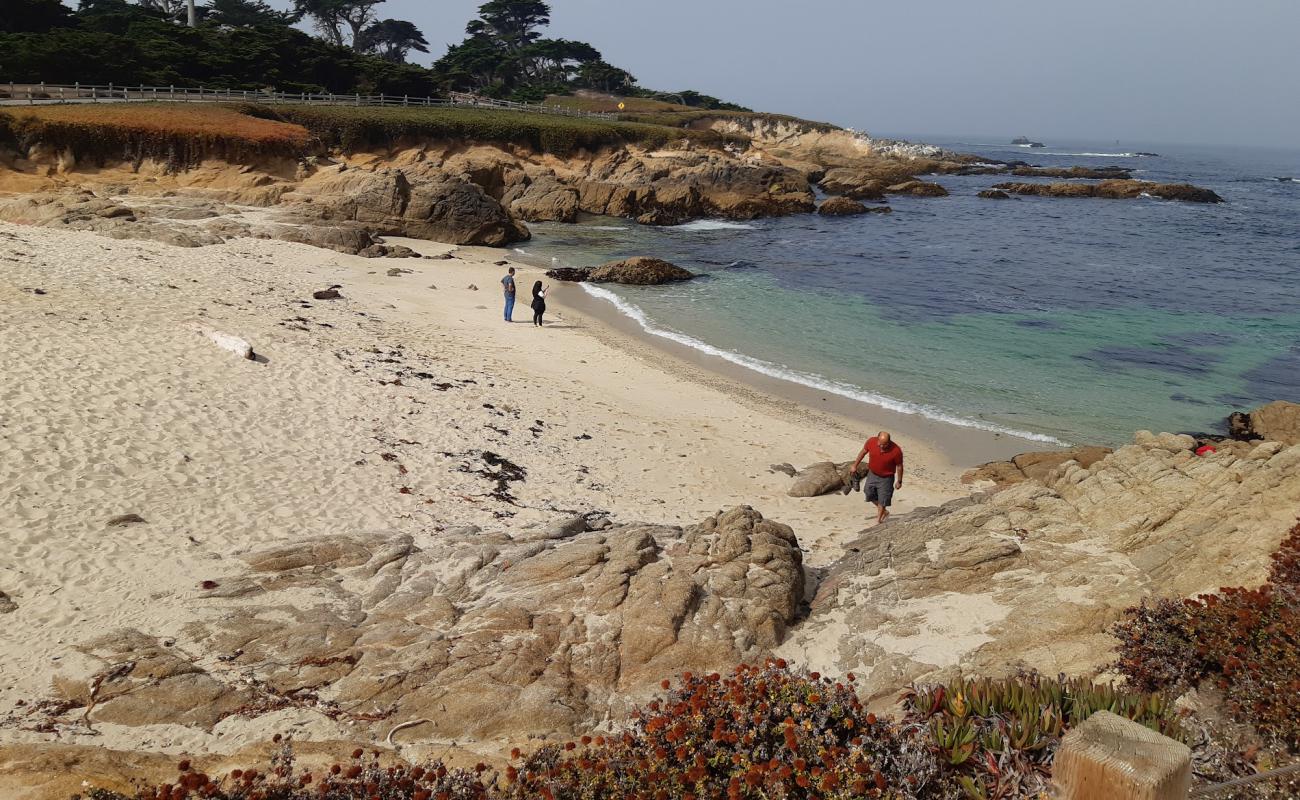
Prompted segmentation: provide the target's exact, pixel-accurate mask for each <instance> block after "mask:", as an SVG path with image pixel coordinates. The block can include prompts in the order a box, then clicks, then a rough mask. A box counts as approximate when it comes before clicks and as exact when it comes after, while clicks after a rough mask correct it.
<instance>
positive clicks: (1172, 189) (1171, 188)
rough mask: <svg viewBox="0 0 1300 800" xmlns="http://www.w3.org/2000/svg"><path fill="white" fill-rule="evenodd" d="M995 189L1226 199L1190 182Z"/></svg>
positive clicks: (1112, 196)
mask: <svg viewBox="0 0 1300 800" xmlns="http://www.w3.org/2000/svg"><path fill="white" fill-rule="evenodd" d="M993 188H995V189H1002V190H1003V191H1007V192H1012V193H1014V194H1028V195H1039V196H1041V197H1105V198H1110V199H1116V200H1118V199H1131V198H1134V197H1141V196H1143V195H1150V196H1151V197H1159V198H1160V199H1162V200H1185V201H1187V202H1189V203H1222V202H1223V198H1222V197H1220V196H1219V195H1217V194H1215V193H1214V192H1213V191H1211V190H1209V189H1202V188H1201V187H1199V186H1193V185H1191V184H1190V183H1153V182H1151V181H1136V180H1109V181H1101V182H1100V183H999V184H997V185H996V186H994V187H993Z"/></svg>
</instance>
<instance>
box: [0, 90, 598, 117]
mask: <svg viewBox="0 0 1300 800" xmlns="http://www.w3.org/2000/svg"><path fill="white" fill-rule="evenodd" d="M153 102H167V103H295V104H305V105H327V106H387V107H409V106H427V107H439V106H441V107H450V106H455V107H472V108H497V109H506V110H510V111H524V112H531V113H535V114H557V115H560V116H565V117H596V118H602V119H609V118H611V117H612V116H613V115H612V114H603V113H597V112H592V111H579V110H577V109H572V108H565V107H564V106H552V105H545V104H543V103H515V102H512V101H510V100H496V99H494V98H490V97H480V96H479V95H473V94H464V93H461V92H452V93H451V94H450V95H448V96H447V97H412V96H410V95H404V94H403V95H393V94H334V93H327V92H277V91H273V90H266V89H262V90H246V89H205V88H201V87H200V88H192V87H184V86H145V85H143V84H141V85H138V86H137V85H130V86H120V85H114V84H111V83H110V84H108V85H106V86H99V85H93V84H84V83H74V84H71V85H66V84H47V83H12V82H11V83H8V84H5V83H0V105H38V104H47V103H153Z"/></svg>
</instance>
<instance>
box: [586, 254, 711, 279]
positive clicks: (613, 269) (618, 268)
mask: <svg viewBox="0 0 1300 800" xmlns="http://www.w3.org/2000/svg"><path fill="white" fill-rule="evenodd" d="M694 277H696V276H695V274H694V273H693V272H690V271H689V270H685V269H682V268H681V267H679V266H677V265H676V264H670V263H669V262H667V261H664V260H663V259H661V258H651V257H649V256H636V257H634V258H627V259H624V260H622V261H611V262H609V263H608V264H602V265H600V266H599V267H595V268H593V269H591V270H590V271H588V272H587V275H586V280H588V281H591V282H592V283H625V284H632V285H635V286H654V285H658V284H661V283H673V282H675V281H687V280H690V279H691V278H694Z"/></svg>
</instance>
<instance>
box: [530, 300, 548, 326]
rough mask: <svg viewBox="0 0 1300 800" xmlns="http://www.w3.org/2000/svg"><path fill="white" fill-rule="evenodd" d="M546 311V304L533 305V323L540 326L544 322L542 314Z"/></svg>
mask: <svg viewBox="0 0 1300 800" xmlns="http://www.w3.org/2000/svg"><path fill="white" fill-rule="evenodd" d="M545 313H546V306H544V305H536V306H533V324H534V325H539V326H540V325H541V324H542V315H543V314H545Z"/></svg>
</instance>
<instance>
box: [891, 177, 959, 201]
mask: <svg viewBox="0 0 1300 800" xmlns="http://www.w3.org/2000/svg"><path fill="white" fill-rule="evenodd" d="M885 191H886V192H889V193H890V194H910V195H912V196H913V197H947V196H948V190H947V189H945V188H943V187H942V186H940V185H939V184H937V183H929V182H928V181H904V182H902V183H896V184H894V185H893V186H887V187H885Z"/></svg>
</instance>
